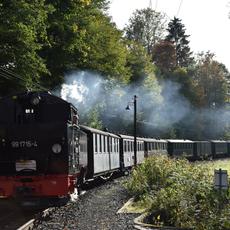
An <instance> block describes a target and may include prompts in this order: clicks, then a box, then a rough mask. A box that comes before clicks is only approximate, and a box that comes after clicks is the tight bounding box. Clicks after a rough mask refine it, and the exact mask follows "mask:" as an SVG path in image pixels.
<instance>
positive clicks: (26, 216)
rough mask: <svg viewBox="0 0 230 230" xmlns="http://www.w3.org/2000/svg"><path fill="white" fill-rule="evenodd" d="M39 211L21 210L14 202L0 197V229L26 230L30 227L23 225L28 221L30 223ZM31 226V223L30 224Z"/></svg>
mask: <svg viewBox="0 0 230 230" xmlns="http://www.w3.org/2000/svg"><path fill="white" fill-rule="evenodd" d="M39 213H41V210H23V209H21V208H20V207H19V206H18V205H17V204H16V203H14V202H12V201H10V200H5V199H0V229H1V230H15V229H20V230H28V229H32V228H31V227H30V228H29V225H28V224H27V226H28V227H26V226H24V227H23V228H21V226H23V225H24V224H25V223H28V222H29V221H30V222H31V223H32V220H34V218H35V217H36V216H38V215H39ZM31 226H32V225H31Z"/></svg>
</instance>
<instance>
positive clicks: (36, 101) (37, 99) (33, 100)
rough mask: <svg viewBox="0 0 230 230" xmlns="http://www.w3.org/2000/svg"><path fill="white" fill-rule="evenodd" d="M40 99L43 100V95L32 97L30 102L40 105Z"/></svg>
mask: <svg viewBox="0 0 230 230" xmlns="http://www.w3.org/2000/svg"><path fill="white" fill-rule="evenodd" d="M40 100H41V97H40V96H35V97H32V98H31V100H30V102H31V104H33V105H38V104H39V102H40Z"/></svg>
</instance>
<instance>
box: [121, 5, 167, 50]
mask: <svg viewBox="0 0 230 230" xmlns="http://www.w3.org/2000/svg"><path fill="white" fill-rule="evenodd" d="M166 21H167V20H166V16H165V15H164V14H163V13H159V12H156V11H154V10H152V9H151V8H146V9H142V10H136V11H135V12H134V14H133V15H132V17H131V18H130V19H129V23H128V25H127V26H126V28H125V34H126V37H127V38H128V39H130V40H134V41H136V42H139V43H141V44H142V45H143V46H144V47H145V48H146V50H147V52H148V54H151V53H152V49H153V46H154V45H155V44H156V42H158V41H159V40H161V39H162V38H163V36H164V32H165V27H166Z"/></svg>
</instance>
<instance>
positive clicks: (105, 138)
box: [104, 136, 108, 153]
mask: <svg viewBox="0 0 230 230" xmlns="http://www.w3.org/2000/svg"><path fill="white" fill-rule="evenodd" d="M107 145H108V137H106V136H104V152H105V153H108V147H107Z"/></svg>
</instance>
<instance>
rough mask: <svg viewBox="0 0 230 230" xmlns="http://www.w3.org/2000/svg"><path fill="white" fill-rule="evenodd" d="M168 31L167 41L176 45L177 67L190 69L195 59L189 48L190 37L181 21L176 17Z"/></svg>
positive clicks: (169, 25) (170, 23)
mask: <svg viewBox="0 0 230 230" xmlns="http://www.w3.org/2000/svg"><path fill="white" fill-rule="evenodd" d="M167 31H168V35H167V36H166V39H165V40H167V41H170V42H172V43H173V44H174V45H175V48H176V60H177V66H180V67H188V66H189V65H190V64H191V63H192V61H193V58H192V57H191V55H192V52H191V51H190V47H189V41H188V37H189V35H186V34H185V28H184V25H183V24H182V23H181V20H180V19H179V18H176V17H174V18H173V19H172V20H171V21H170V22H169V24H168V29H167Z"/></svg>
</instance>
